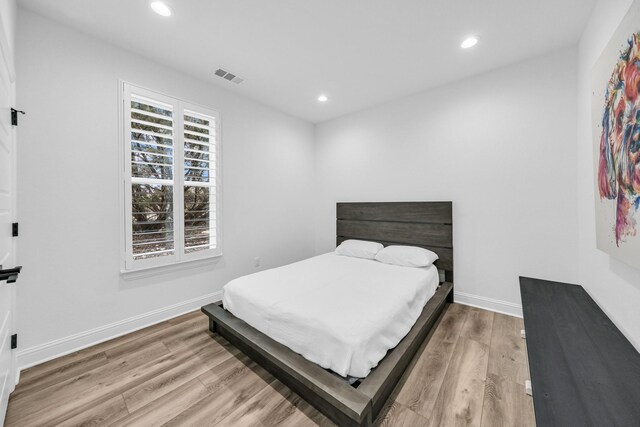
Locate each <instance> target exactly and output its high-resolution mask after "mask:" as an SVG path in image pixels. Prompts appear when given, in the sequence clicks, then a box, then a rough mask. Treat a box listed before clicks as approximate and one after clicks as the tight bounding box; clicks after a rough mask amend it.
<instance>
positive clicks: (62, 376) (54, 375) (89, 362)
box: [12, 352, 109, 399]
mask: <svg viewBox="0 0 640 427" xmlns="http://www.w3.org/2000/svg"><path fill="white" fill-rule="evenodd" d="M108 362H109V360H108V359H107V355H106V354H105V352H101V353H94V354H90V355H88V356H87V357H85V358H75V359H73V360H72V361H71V362H70V363H68V364H66V365H62V366H60V367H58V368H55V369H50V370H47V371H43V372H41V373H39V374H37V375H31V376H30V378H29V379H28V380H26V381H20V387H17V388H16V390H15V391H14V392H13V394H12V396H13V397H14V398H16V399H19V398H20V395H22V394H24V393H27V392H29V391H32V390H41V389H43V388H46V387H49V386H52V385H55V384H56V383H59V382H61V381H64V380H66V379H69V378H74V377H77V376H79V375H82V374H83V373H85V372H87V371H91V370H93V369H95V368H98V367H100V366H104V365H106V364H107V363H108Z"/></svg>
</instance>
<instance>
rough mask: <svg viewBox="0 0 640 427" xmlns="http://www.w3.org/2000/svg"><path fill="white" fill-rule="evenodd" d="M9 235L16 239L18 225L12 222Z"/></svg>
mask: <svg viewBox="0 0 640 427" xmlns="http://www.w3.org/2000/svg"><path fill="white" fill-rule="evenodd" d="M11 235H12V236H13V237H18V223H17V222H14V223H13V224H11Z"/></svg>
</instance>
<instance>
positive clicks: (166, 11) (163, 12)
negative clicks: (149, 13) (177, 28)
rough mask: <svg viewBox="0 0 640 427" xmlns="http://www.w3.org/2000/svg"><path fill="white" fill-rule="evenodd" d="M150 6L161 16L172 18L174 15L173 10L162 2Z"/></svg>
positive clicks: (155, 2) (152, 3)
mask: <svg viewBox="0 0 640 427" xmlns="http://www.w3.org/2000/svg"><path fill="white" fill-rule="evenodd" d="M149 6H151V9H153V11H154V12H155V13H157V14H158V15H160V16H171V15H172V14H173V12H172V11H171V8H170V7H169V6H167V5H166V4H165V3H163V2H161V1H152V2H151V4H149Z"/></svg>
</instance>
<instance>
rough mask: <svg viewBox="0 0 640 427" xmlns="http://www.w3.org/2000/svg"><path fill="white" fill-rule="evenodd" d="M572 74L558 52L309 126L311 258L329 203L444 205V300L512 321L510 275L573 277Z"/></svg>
mask: <svg viewBox="0 0 640 427" xmlns="http://www.w3.org/2000/svg"><path fill="white" fill-rule="evenodd" d="M575 74H576V52H575V49H571V50H563V51H560V52H556V53H553V54H551V55H549V56H545V57H542V58H537V59H533V60H531V61H528V62H523V63H520V64H517V65H513V66H510V67H507V68H502V69H500V70H497V71H494V72H491V73H488V74H484V75H480V76H477V77H474V78H471V79H467V80H464V81H461V82H458V83H455V84H451V85H447V86H445V87H441V88H439V89H435V90H431V91H427V92H423V93H419V94H417V95H414V96H411V97H408V98H404V99H401V100H398V101H394V102H392V103H389V104H386V105H383V106H380V107H377V108H373V109H370V110H366V111H363V112H360V113H356V114H352V115H349V116H346V117H342V118H339V119H336V120H333V121H329V122H326V123H323V124H321V125H319V126H318V127H317V128H316V144H317V148H316V150H317V153H316V170H317V185H318V193H319V194H318V201H317V209H316V210H317V213H316V224H317V229H316V252H318V253H320V252H324V251H328V250H330V249H331V248H332V246H333V245H334V242H335V203H336V202H338V201H405V200H407V201H411V200H452V201H453V206H454V256H455V293H456V296H455V298H456V300H458V301H460V302H466V303H471V304H476V305H480V306H483V307H487V308H491V309H497V310H502V311H505V312H509V313H512V314H520V313H521V308H520V291H519V285H518V276H519V275H523V276H533V277H540V278H549V279H554V280H560V281H569V282H575V281H576V280H577V276H578V272H577V206H576V202H577V199H576V193H575V176H576V175H575V174H576V161H575V152H574V150H575V143H574V141H575V138H576V127H575V123H576V85H575V84H573V83H572V82H573V81H575ZM381 84H383V83H382V82H381Z"/></svg>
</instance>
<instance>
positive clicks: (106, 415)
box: [57, 394, 129, 427]
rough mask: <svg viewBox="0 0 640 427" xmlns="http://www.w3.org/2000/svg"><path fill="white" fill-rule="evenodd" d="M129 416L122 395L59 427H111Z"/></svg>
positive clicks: (84, 412) (80, 414) (70, 419)
mask: <svg viewBox="0 0 640 427" xmlns="http://www.w3.org/2000/svg"><path fill="white" fill-rule="evenodd" d="M128 416H129V411H127V405H126V404H125V403H124V399H123V397H122V395H121V394H118V395H116V396H114V397H112V398H111V399H109V400H105V401H104V402H102V403H100V404H98V405H95V406H92V407H90V408H88V409H87V410H86V411H83V412H80V413H79V414H78V415H76V416H74V417H71V418H69V419H67V420H64V421H62V422H59V423H57V426H58V427H73V426H102V427H106V426H110V425H113V424H115V423H117V422H118V421H120V420H122V419H124V418H126V417H128Z"/></svg>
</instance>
